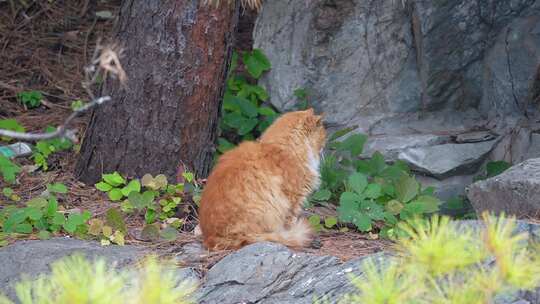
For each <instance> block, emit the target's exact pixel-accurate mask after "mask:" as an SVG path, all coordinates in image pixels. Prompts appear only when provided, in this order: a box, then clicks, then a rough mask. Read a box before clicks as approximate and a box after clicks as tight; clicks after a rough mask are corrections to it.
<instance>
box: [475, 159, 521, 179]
mask: <svg viewBox="0 0 540 304" xmlns="http://www.w3.org/2000/svg"><path fill="white" fill-rule="evenodd" d="M510 167H512V165H511V164H510V163H508V162H505V161H503V160H499V161H491V162H488V163H487V164H486V167H485V171H484V172H483V173H482V174H480V175H478V176H475V178H474V181H480V180H485V179H488V178H492V177H495V176H497V175H499V174H501V173H503V172H504V171H506V170H508V169H509V168H510Z"/></svg>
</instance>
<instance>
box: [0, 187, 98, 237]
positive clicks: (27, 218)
mask: <svg viewBox="0 0 540 304" xmlns="http://www.w3.org/2000/svg"><path fill="white" fill-rule="evenodd" d="M67 192H68V189H67V187H66V186H65V185H63V184H60V183H54V184H48V185H47V191H45V193H44V194H43V195H42V196H38V197H35V198H32V199H31V200H29V201H28V202H26V204H25V205H26V206H25V207H22V208H21V207H18V206H15V205H8V206H6V207H5V208H3V209H1V210H0V232H3V233H5V234H13V233H15V234H32V233H36V234H37V236H38V237H39V238H44V239H45V238H49V237H50V235H51V233H58V232H65V233H68V234H72V235H79V236H83V235H85V234H86V232H87V228H88V226H87V224H86V222H87V221H88V220H89V219H90V217H91V214H90V212H88V211H83V212H80V211H72V212H66V211H63V210H61V208H60V207H59V205H58V200H57V195H62V194H66V193H67Z"/></svg>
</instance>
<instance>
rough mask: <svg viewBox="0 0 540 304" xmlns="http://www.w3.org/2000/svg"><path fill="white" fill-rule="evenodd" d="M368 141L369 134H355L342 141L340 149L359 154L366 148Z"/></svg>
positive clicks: (353, 154)
mask: <svg viewBox="0 0 540 304" xmlns="http://www.w3.org/2000/svg"><path fill="white" fill-rule="evenodd" d="M366 141H367V136H366V135H363V134H353V135H351V136H349V137H347V138H346V139H345V140H344V141H342V142H340V143H339V145H338V149H339V150H342V151H349V153H351V156H358V155H360V154H361V153H362V151H363V150H364V144H365V143H366Z"/></svg>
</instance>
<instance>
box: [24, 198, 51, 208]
mask: <svg viewBox="0 0 540 304" xmlns="http://www.w3.org/2000/svg"><path fill="white" fill-rule="evenodd" d="M51 197H52V196H51ZM26 206H28V207H32V208H37V209H42V208H45V206H47V199H45V197H43V196H36V197H34V198H32V199H31V200H29V201H28V202H26Z"/></svg>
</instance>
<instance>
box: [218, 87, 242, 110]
mask: <svg viewBox="0 0 540 304" xmlns="http://www.w3.org/2000/svg"><path fill="white" fill-rule="evenodd" d="M235 98H236V96H234V95H233V94H232V92H230V91H227V92H225V94H224V95H223V105H222V107H223V112H225V111H231V112H240V111H241V109H240V106H239V105H238V103H236V100H235Z"/></svg>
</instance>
